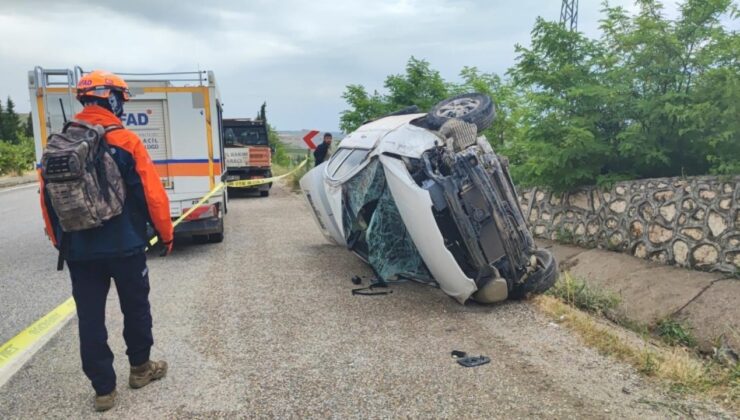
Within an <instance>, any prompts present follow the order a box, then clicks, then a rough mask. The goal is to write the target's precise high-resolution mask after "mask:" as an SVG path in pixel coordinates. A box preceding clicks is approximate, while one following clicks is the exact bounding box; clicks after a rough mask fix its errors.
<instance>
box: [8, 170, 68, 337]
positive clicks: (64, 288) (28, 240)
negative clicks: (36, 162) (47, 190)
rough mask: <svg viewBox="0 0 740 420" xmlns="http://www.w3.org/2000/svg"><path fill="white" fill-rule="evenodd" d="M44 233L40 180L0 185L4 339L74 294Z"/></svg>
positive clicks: (66, 275)
mask: <svg viewBox="0 0 740 420" xmlns="http://www.w3.org/2000/svg"><path fill="white" fill-rule="evenodd" d="M56 265H57V252H56V250H55V249H54V247H52V245H51V242H49V240H48V239H47V238H46V234H45V233H44V223H43V221H42V219H41V210H40V208H39V195H38V185H37V184H30V185H24V186H21V187H13V188H8V189H4V190H3V189H0V344H1V343H4V342H6V341H7V340H9V339H10V338H12V337H13V336H15V335H16V334H17V333H19V332H20V331H21V330H23V329H24V328H26V327H27V326H28V325H30V324H31V323H32V322H34V321H36V320H37V319H38V318H40V317H42V316H43V315H46V314H47V313H48V312H49V311H51V310H52V309H54V308H55V307H56V306H57V305H59V304H60V303H62V302H63V301H64V300H66V299H67V298H68V297H69V296H71V294H72V286H71V284H70V281H69V276H68V274H67V273H66V272H59V271H56Z"/></svg>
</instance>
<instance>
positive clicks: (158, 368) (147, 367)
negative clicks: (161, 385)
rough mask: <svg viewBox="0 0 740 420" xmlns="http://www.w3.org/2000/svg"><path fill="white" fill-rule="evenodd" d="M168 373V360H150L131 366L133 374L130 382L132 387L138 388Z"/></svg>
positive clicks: (129, 379) (130, 376) (129, 378)
mask: <svg viewBox="0 0 740 420" xmlns="http://www.w3.org/2000/svg"><path fill="white" fill-rule="evenodd" d="M166 374H167V362H165V361H164V360H160V361H158V362H153V361H151V360H149V361H148V362H146V363H144V364H143V365H140V366H131V374H130V375H129V377H128V384H129V386H130V387H131V388H134V389H138V388H141V387H143V386H147V385H149V382H151V381H156V380H157V379H162V378H164V375H166Z"/></svg>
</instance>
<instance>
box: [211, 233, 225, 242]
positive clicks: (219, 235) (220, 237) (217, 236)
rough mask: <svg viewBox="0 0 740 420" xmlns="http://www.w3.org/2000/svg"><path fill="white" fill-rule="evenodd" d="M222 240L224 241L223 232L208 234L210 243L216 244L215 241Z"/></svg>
mask: <svg viewBox="0 0 740 420" xmlns="http://www.w3.org/2000/svg"><path fill="white" fill-rule="evenodd" d="M223 241H224V233H223V232H219V233H212V234H210V235H208V242H210V243H212V244H217V243H220V242H223Z"/></svg>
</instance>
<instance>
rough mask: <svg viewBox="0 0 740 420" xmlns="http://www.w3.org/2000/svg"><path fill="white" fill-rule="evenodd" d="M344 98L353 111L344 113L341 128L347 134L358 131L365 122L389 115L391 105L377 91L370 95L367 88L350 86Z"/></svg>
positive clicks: (349, 110) (341, 118) (343, 95)
mask: <svg viewBox="0 0 740 420" xmlns="http://www.w3.org/2000/svg"><path fill="white" fill-rule="evenodd" d="M342 98H343V99H344V100H345V101H346V102H347V104H348V105H349V106H350V108H351V109H348V110H345V111H342V114H341V117H340V119H339V120H340V123H339V127H340V128H341V129H342V131H344V132H345V133H349V132H351V131H354V130H356V129H357V128H358V127H359V126H361V125H362V123H363V122H365V121H367V120H371V119H373V118H377V117H379V116H381V115H383V114H387V113H388V112H390V111H388V109H389V108H390V105H389V104H388V102H387V101H386V100H385V98H384V97H383V96H381V95H380V94H379V93H378V92H377V91H375V92H373V94H372V95H368V93H367V91H366V90H365V87H363V86H361V85H349V86H347V89H346V90H345V91H344V93H343V94H342Z"/></svg>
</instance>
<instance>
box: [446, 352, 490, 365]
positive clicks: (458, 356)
mask: <svg viewBox="0 0 740 420" xmlns="http://www.w3.org/2000/svg"><path fill="white" fill-rule="evenodd" d="M451 355H452V358H453V359H455V361H456V362H457V363H458V364H459V365H460V366H463V367H476V366H481V365H485V364H486V363H490V362H491V358H490V357H488V356H483V355H480V356H468V354H467V353H466V352H464V351H460V350H452V353H451Z"/></svg>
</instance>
